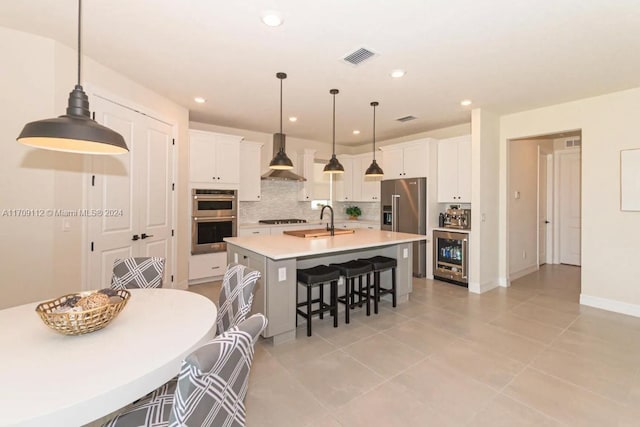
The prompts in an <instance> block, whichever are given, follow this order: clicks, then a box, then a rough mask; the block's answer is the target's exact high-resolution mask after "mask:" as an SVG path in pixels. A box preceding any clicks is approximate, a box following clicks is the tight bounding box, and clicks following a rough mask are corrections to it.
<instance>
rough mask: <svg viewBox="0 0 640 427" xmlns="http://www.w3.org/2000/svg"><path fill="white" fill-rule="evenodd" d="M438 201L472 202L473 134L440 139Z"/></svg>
mask: <svg viewBox="0 0 640 427" xmlns="http://www.w3.org/2000/svg"><path fill="white" fill-rule="evenodd" d="M438 202H439V203H471V135H465V136H460V137H456V138H449V139H443V140H441V141H438Z"/></svg>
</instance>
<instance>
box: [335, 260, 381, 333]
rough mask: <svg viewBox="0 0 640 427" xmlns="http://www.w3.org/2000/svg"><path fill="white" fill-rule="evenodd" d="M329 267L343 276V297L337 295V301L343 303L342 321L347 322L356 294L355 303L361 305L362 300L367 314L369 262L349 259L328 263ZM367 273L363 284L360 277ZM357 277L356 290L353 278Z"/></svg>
mask: <svg viewBox="0 0 640 427" xmlns="http://www.w3.org/2000/svg"><path fill="white" fill-rule="evenodd" d="M329 267H336V268H338V269H339V270H340V274H341V275H342V277H344V297H338V302H341V303H343V304H344V306H345V309H344V321H345V323H349V311H350V309H351V308H355V306H356V301H355V297H356V295H357V296H358V303H357V305H358V306H360V307H362V304H363V301H362V298H363V297H364V302H365V303H366V305H367V316H369V315H370V314H371V301H370V300H371V298H372V295H371V280H370V277H369V273H371V271H372V267H371V264H370V263H368V262H362V261H356V260H351V261H347V262H343V263H339V264H329ZM365 274H366V275H367V281H366V284H364V285H363V283H362V277H363V276H364V275H365ZM356 277H357V278H358V290H357V291H356V289H355V280H356Z"/></svg>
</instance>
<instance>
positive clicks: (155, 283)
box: [111, 257, 165, 289]
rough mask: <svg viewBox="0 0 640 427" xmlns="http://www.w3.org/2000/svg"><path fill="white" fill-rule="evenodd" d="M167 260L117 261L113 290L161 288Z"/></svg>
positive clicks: (114, 264)
mask: <svg viewBox="0 0 640 427" xmlns="http://www.w3.org/2000/svg"><path fill="white" fill-rule="evenodd" d="M164 264H165V259H164V258H160V257H137V258H124V259H116V260H115V261H114V262H113V275H112V276H111V288H112V289H135V288H161V287H162V275H163V274H164Z"/></svg>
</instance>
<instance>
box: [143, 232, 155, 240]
mask: <svg viewBox="0 0 640 427" xmlns="http://www.w3.org/2000/svg"><path fill="white" fill-rule="evenodd" d="M147 237H153V234H146V233H142V234H141V235H140V238H141V239H146V238H147Z"/></svg>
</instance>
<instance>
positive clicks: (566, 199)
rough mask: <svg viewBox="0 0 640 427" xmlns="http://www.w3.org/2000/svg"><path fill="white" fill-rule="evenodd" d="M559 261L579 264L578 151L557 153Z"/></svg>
mask: <svg viewBox="0 0 640 427" xmlns="http://www.w3.org/2000/svg"><path fill="white" fill-rule="evenodd" d="M558 157H559V162H560V163H559V167H560V171H559V172H560V182H559V191H560V198H559V205H560V206H559V208H560V263H562V264H573V265H580V244H581V243H580V240H581V236H580V233H581V224H580V220H581V212H580V153H579V152H572V153H562V152H559V153H558Z"/></svg>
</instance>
